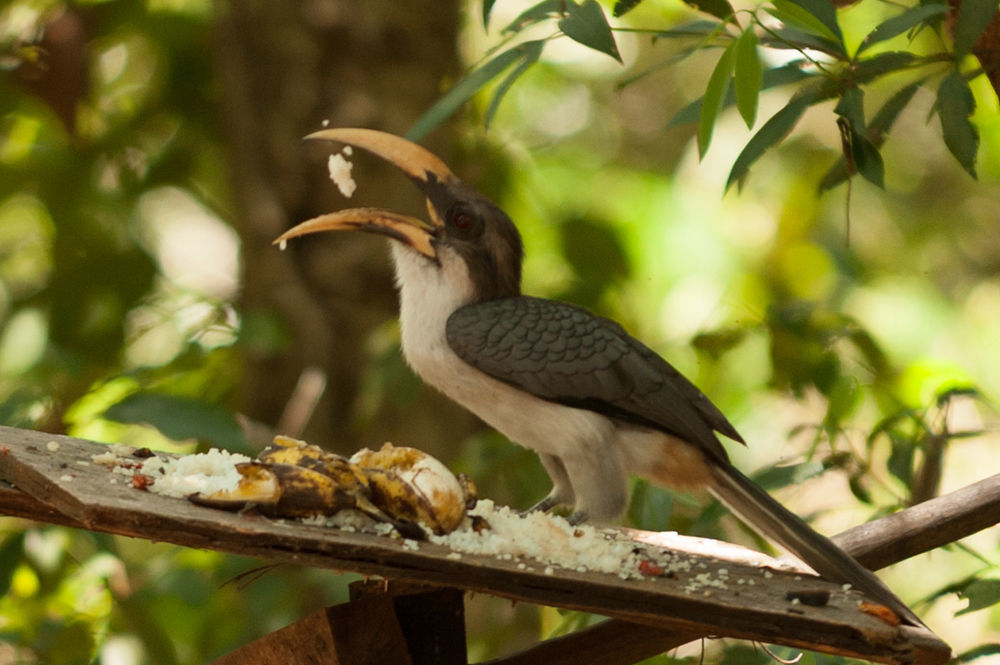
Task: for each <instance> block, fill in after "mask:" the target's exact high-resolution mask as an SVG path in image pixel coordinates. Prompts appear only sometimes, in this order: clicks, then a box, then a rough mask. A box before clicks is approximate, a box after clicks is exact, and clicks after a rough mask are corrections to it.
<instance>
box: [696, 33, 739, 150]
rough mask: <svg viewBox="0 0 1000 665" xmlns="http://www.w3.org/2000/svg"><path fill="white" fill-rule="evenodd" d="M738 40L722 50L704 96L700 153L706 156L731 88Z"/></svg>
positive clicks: (699, 137) (699, 128)
mask: <svg viewBox="0 0 1000 665" xmlns="http://www.w3.org/2000/svg"><path fill="white" fill-rule="evenodd" d="M735 53H736V42H732V43H730V44H729V46H728V47H726V50H725V51H723V52H722V56H721V57H720V58H719V61H718V62H717V63H715V69H713V70H712V75H711V76H710V77H709V78H708V85H707V86H706V87H705V95H704V97H702V103H701V118H700V120H699V123H698V155H699V156H701V157H704V156H705V153H706V152H708V145H709V144H710V143H711V142H712V130H713V129H715V119H716V117H717V116H718V115H719V110H720V109H721V108H722V100H723V96H724V95H725V94H726V90H728V89H729V85H730V80H731V78H732V75H733V60H734V59H735Z"/></svg>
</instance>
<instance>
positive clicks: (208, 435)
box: [104, 393, 247, 450]
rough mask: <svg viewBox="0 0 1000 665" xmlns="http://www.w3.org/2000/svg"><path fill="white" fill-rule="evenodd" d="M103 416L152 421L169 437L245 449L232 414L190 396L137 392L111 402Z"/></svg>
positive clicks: (122, 419) (120, 420)
mask: <svg viewBox="0 0 1000 665" xmlns="http://www.w3.org/2000/svg"><path fill="white" fill-rule="evenodd" d="M104 417H105V418H107V419H108V420H114V421H116V422H120V423H134V424H143V425H150V426H152V427H155V428H156V429H157V430H159V431H160V432H161V433H162V434H163V435H164V436H166V437H167V438H170V439H174V440H178V441H182V440H184V439H197V440H199V441H206V442H209V443H211V444H212V445H216V446H219V447H220V448H226V449H228V450H246V448H247V443H246V439H245V438H244V437H243V431H242V430H241V429H240V426H239V425H238V424H237V423H236V418H235V417H234V416H233V414H232V413H231V412H229V411H227V410H225V409H222V408H219V407H217V406H212V405H210V404H206V403H204V402H200V401H198V400H195V399H191V398H190V397H180V396H177V395H165V394H159V393H136V394H132V395H129V396H128V397H126V398H125V399H123V400H122V401H120V402H118V403H117V404H113V405H111V406H110V407H109V408H108V409H107V410H106V411H105V412H104Z"/></svg>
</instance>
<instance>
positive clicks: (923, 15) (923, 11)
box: [858, 3, 949, 54]
mask: <svg viewBox="0 0 1000 665" xmlns="http://www.w3.org/2000/svg"><path fill="white" fill-rule="evenodd" d="M948 11H949V7H948V5H946V4H938V3H929V4H926V5H918V6H916V7H911V8H909V9H907V10H906V11H905V12H903V13H902V14H899V15H898V16H893V17H892V18H889V19H886V20H885V21H883V22H882V23H880V24H878V25H877V26H876V27H875V29H874V30H872V31H871V32H869V33H868V36H867V37H865V38H864V40H863V41H862V42H861V45H860V46H858V53H859V54H860V53H861V52H862V51H864V50H865V49H867V48H870V47H872V46H874V45H875V44H878V43H879V42H884V41H886V40H887V39H892V38H893V37H895V36H897V35H901V34H903V33H904V32H906V31H907V30H909V29H911V28H913V27H916V26H917V25H920V24H921V23H924V22H925V21H927V19H929V18H933V17H935V16H941V15H943V14H946V13H948Z"/></svg>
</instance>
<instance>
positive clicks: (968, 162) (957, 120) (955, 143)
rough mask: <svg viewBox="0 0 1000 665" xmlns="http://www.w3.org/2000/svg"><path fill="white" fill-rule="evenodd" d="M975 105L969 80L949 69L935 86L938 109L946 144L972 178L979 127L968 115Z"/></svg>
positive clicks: (973, 175) (955, 70)
mask: <svg viewBox="0 0 1000 665" xmlns="http://www.w3.org/2000/svg"><path fill="white" fill-rule="evenodd" d="M975 108H976V100H975V98H974V97H973V96H972V91H971V90H970V89H969V84H968V82H967V81H966V80H965V77H964V76H962V74H961V72H959V71H958V70H957V69H952V70H951V71H950V72H949V73H948V75H947V76H945V77H944V79H943V80H942V81H941V85H940V86H938V93H937V112H938V116H939V117H940V118H941V131H942V132H944V143H945V145H947V146H948V150H950V151H951V154H953V155H954V156H955V159H957V160H958V163H959V164H961V165H962V168H964V169H965V170H966V171H968V172H969V175H971V176H972V177H973V178H975V177H976V152H977V151H978V150H979V130H977V129H976V126H975V125H973V124H972V121H971V120H969V118H970V116H971V115H972V112H973V111H974V110H975Z"/></svg>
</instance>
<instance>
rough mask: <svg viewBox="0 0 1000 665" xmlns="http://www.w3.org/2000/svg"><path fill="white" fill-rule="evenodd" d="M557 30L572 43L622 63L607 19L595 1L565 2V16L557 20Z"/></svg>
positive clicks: (570, 0)
mask: <svg viewBox="0 0 1000 665" xmlns="http://www.w3.org/2000/svg"><path fill="white" fill-rule="evenodd" d="M559 29H560V30H562V31H563V34H565V35H566V36H567V37H569V38H570V39H572V40H573V41H575V42H578V43H580V44H583V45H584V46H586V47H589V48H592V49H594V50H595V51H600V52H601V53H605V54H607V55H610V56H611V57H612V58H614V59H615V60H617V61H618V62H621V61H622V56H621V54H619V53H618V45H617V44H616V43H615V36H614V35H613V34H612V33H611V26H610V25H609V24H608V18H607V17H606V16H605V15H604V10H603V9H601V5H600V4H599V3H598V2H597V0H583V2H581V3H580V4H576V3H575V2H573V1H572V0H567V2H566V15H565V16H564V17H562V18H561V19H559Z"/></svg>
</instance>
